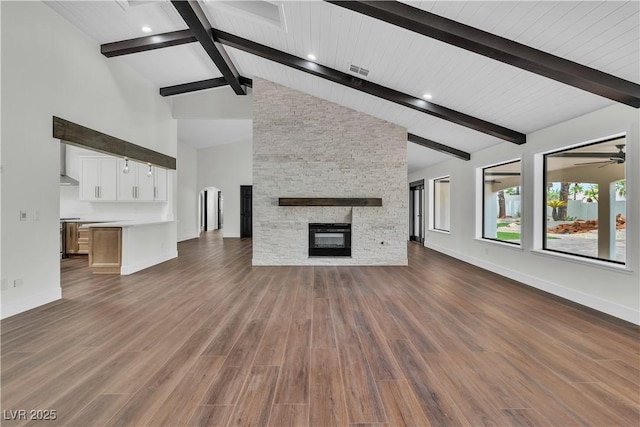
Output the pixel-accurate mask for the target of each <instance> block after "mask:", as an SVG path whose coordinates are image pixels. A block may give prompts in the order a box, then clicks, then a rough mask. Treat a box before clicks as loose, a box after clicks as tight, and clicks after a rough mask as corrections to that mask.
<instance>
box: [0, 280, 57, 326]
mask: <svg viewBox="0 0 640 427" xmlns="http://www.w3.org/2000/svg"><path fill="white" fill-rule="evenodd" d="M60 298H62V289H61V288H60V287H56V288H53V289H47V290H46V291H41V292H33V293H29V295H28V296H27V297H24V298H16V299H5V298H2V315H1V316H0V318H2V319H4V318H7V317H10V316H15V315H16V314H20V313H23V312H25V311H27V310H32V309H34V308H36V307H40V306H41V305H45V304H49V303H50V302H54V301H57V300H59V299H60Z"/></svg>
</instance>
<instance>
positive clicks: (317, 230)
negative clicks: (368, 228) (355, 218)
mask: <svg viewBox="0 0 640 427" xmlns="http://www.w3.org/2000/svg"><path fill="white" fill-rule="evenodd" d="M309 256H333V257H337V256H351V224H317V223H312V224H309Z"/></svg>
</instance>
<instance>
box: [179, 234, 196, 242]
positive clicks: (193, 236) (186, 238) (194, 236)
mask: <svg viewBox="0 0 640 427" xmlns="http://www.w3.org/2000/svg"><path fill="white" fill-rule="evenodd" d="M198 237H200V234H198V233H195V234H189V235H187V236H182V237H178V242H184V241H185V240H191V239H197V238H198Z"/></svg>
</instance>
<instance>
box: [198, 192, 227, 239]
mask: <svg viewBox="0 0 640 427" xmlns="http://www.w3.org/2000/svg"><path fill="white" fill-rule="evenodd" d="M222 203H223V197H222V191H221V190H220V189H219V188H216V187H205V188H204V189H203V190H202V191H200V197H199V198H198V204H199V208H198V216H199V218H200V219H199V224H200V232H203V231H213V230H219V229H221V228H222V224H223V220H222V217H223V215H222V213H223V206H222Z"/></svg>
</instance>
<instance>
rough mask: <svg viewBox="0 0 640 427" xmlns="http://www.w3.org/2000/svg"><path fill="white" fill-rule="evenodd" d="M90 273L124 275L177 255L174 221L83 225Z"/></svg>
mask: <svg viewBox="0 0 640 427" xmlns="http://www.w3.org/2000/svg"><path fill="white" fill-rule="evenodd" d="M83 227H86V228H88V229H89V267H90V268H91V269H92V270H93V273H94V274H121V275H128V274H132V273H135V272H137V271H140V270H144V269H145V268H149V267H152V266H154V265H156V264H160V263H161V262H165V261H168V260H170V259H172V258H175V257H177V256H178V252H177V245H176V237H175V236H176V222H175V221H116V222H101V223H94V224H85V225H83Z"/></svg>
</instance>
